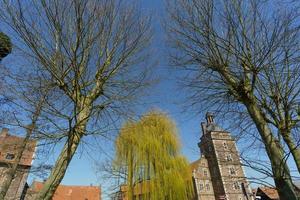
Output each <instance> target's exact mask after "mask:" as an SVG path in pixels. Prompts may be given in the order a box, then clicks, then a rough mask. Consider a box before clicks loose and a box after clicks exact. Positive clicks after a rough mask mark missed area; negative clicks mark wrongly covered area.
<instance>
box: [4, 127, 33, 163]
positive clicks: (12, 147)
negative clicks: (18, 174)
mask: <svg viewBox="0 0 300 200" xmlns="http://www.w3.org/2000/svg"><path fill="white" fill-rule="evenodd" d="M23 140H24V138H22V137H18V136H14V135H10V134H9V133H8V129H2V132H1V133H0V162H5V163H13V162H14V159H15V158H16V156H17V153H18V151H19V150H20V148H21V145H22V143H23ZM35 147H36V141H35V140H29V142H28V143H27V145H26V148H25V150H24V152H23V155H22V158H21V161H20V163H19V165H24V166H31V163H32V160H33V155H34V152H35ZM8 154H10V155H11V156H13V158H12V159H7V155H8Z"/></svg>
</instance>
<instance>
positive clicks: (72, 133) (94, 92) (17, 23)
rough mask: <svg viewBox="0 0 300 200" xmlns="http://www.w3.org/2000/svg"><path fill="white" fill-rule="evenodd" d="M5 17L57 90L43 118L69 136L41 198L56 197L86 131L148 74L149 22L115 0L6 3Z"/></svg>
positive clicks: (120, 108)
mask: <svg viewBox="0 0 300 200" xmlns="http://www.w3.org/2000/svg"><path fill="white" fill-rule="evenodd" d="M1 5H2V7H1V8H0V9H1V11H0V12H1V14H0V15H1V19H2V20H3V21H5V22H6V24H7V25H8V26H9V27H10V28H11V30H12V31H13V33H14V34H16V40H18V42H19V49H20V50H21V51H22V52H23V53H24V54H25V55H26V57H25V56H24V57H23V59H25V60H30V62H31V63H33V65H32V66H28V67H27V69H28V70H37V71H38V72H39V74H40V77H42V78H44V80H45V81H46V82H49V83H51V84H52V85H53V87H56V88H57V92H58V95H57V99H56V101H51V102H47V104H48V105H47V107H48V110H47V111H45V115H44V119H45V120H46V119H47V120H48V123H49V124H51V125H52V129H51V130H52V132H53V130H55V131H56V132H57V133H56V134H49V137H55V138H64V137H66V138H67V140H66V142H65V145H64V147H63V149H62V151H61V153H60V155H59V157H58V159H57V161H56V163H55V165H54V167H53V169H52V171H51V174H50V176H49V178H48V179H47V181H46V182H45V184H44V187H43V188H42V190H41V191H40V192H39V194H37V196H36V199H51V197H52V196H53V194H54V192H55V190H56V188H57V187H58V185H59V184H60V182H61V180H62V179H63V177H64V174H65V172H66V169H67V167H68V165H69V163H70V161H71V159H72V157H73V155H74V154H75V152H76V149H77V147H78V145H79V144H80V142H81V140H82V138H83V137H84V136H85V135H88V134H92V133H94V132H95V130H94V129H93V127H95V126H96V125H99V124H100V125H103V126H104V124H105V123H106V121H109V122H112V121H111V120H109V119H110V118H111V116H112V115H114V114H116V115H120V114H122V113H123V112H124V111H127V110H128V107H129V106H130V105H131V104H132V102H133V101H134V100H135V99H136V97H138V96H139V95H140V93H138V91H139V89H141V88H143V86H145V81H146V79H147V69H146V66H147V63H146V60H147V53H146V52H147V51H146V50H147V46H148V43H149V41H150V39H151V30H150V26H149V24H150V21H149V19H148V18H146V17H144V16H142V14H141V13H139V12H138V11H137V9H136V7H134V6H130V5H129V4H126V2H123V1H118V0H110V1H101V0H81V1H79V0H78V1H77V0H76V1H71V0H70V1H69V0H68V1H61V0H54V1H52V0H51V1H47V0H42V1H30V2H27V1H19V0H16V1H6V0H2V4H1Z"/></svg>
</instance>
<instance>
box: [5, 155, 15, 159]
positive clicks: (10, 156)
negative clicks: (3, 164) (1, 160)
mask: <svg viewBox="0 0 300 200" xmlns="http://www.w3.org/2000/svg"><path fill="white" fill-rule="evenodd" d="M14 158H15V154H12V153H7V154H6V157H5V159H6V160H13V159H14Z"/></svg>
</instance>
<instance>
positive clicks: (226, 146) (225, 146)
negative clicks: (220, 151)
mask: <svg viewBox="0 0 300 200" xmlns="http://www.w3.org/2000/svg"><path fill="white" fill-rule="evenodd" d="M223 147H224V149H225V150H227V149H228V145H227V143H226V142H223Z"/></svg>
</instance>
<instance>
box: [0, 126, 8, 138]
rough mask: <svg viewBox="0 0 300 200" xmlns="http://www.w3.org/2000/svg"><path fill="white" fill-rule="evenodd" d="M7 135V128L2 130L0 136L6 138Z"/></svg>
mask: <svg viewBox="0 0 300 200" xmlns="http://www.w3.org/2000/svg"><path fill="white" fill-rule="evenodd" d="M7 135H8V128H2V131H1V134H0V136H1V137H6V136H7Z"/></svg>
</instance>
